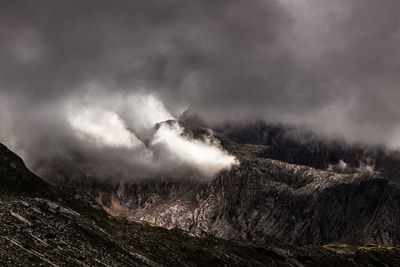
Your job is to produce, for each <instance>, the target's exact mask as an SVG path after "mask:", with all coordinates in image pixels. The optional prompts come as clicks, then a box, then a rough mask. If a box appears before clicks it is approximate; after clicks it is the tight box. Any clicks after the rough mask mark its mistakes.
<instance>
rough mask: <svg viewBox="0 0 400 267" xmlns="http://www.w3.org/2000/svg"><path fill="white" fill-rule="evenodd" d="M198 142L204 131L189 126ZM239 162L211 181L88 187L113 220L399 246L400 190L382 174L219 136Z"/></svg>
mask: <svg viewBox="0 0 400 267" xmlns="http://www.w3.org/2000/svg"><path fill="white" fill-rule="evenodd" d="M182 124H183V125H185V129H188V130H191V131H192V136H195V135H196V133H201V132H203V131H204V128H201V127H196V126H193V125H192V126H191V125H189V124H185V123H182ZM215 135H216V136H217V137H218V138H219V140H220V143H221V145H222V146H223V147H224V148H225V149H226V150H227V151H229V153H230V154H232V155H234V156H236V157H237V159H238V160H239V162H240V164H238V165H235V166H233V167H232V168H231V169H230V170H225V171H221V172H220V173H218V174H217V175H216V176H215V177H214V178H213V179H212V180H210V181H208V182H204V181H200V180H196V179H184V180H180V179H178V180H177V179H172V180H170V179H163V180H157V179H154V180H147V181H136V182H133V183H132V182H125V183H116V184H114V187H109V188H107V187H103V188H102V189H101V190H99V189H98V188H96V187H94V188H93V187H92V188H89V191H90V192H91V194H92V195H93V196H96V197H97V200H98V203H100V204H101V205H103V206H104V207H105V208H106V209H107V210H108V211H109V212H110V213H111V214H114V215H115V214H119V215H124V216H127V217H129V218H132V219H135V220H143V221H147V222H151V223H153V224H155V225H159V226H163V227H167V228H180V229H184V230H186V231H189V232H191V233H193V234H195V235H199V236H217V237H222V238H226V239H239V240H246V241H251V242H256V243H261V244H266V243H269V242H276V243H292V244H326V243H332V242H342V243H350V244H365V243H378V244H381V245H398V244H399V242H400V239H399V233H400V226H399V225H400V219H399V218H400V189H399V187H398V186H397V185H395V184H392V183H390V182H389V181H388V180H386V179H384V178H382V177H381V176H379V175H377V174H376V173H371V172H358V173H348V174H341V173H336V172H334V171H325V170H318V169H314V168H311V167H307V166H302V165H294V164H289V163H285V162H283V161H278V160H274V159H270V158H269V157H270V156H272V155H274V151H273V150H272V149H271V147H268V146H263V145H249V144H247V145H244V144H238V143H234V142H232V141H230V140H229V139H227V138H225V137H224V136H222V135H220V134H217V133H215Z"/></svg>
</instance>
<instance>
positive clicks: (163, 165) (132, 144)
mask: <svg viewBox="0 0 400 267" xmlns="http://www.w3.org/2000/svg"><path fill="white" fill-rule="evenodd" d="M7 102H8V103H10V101H7ZM3 109H4V111H6V112H2V113H1V116H0V117H1V118H0V120H1V122H4V123H2V135H1V141H2V142H4V143H6V144H8V145H9V146H10V147H11V148H12V149H15V150H16V151H17V152H18V153H20V154H21V155H22V156H23V158H24V159H25V160H26V163H27V165H28V166H29V167H31V168H32V169H33V171H35V172H36V173H37V174H38V175H41V176H43V177H45V178H47V179H49V180H52V181H56V182H63V181H70V180H78V181H82V180H84V179H85V178H97V179H103V180H104V179H107V180H128V181H129V180H135V179H143V178H154V177H161V178H166V177H169V178H182V177H190V178H195V179H208V178H210V177H213V176H214V175H215V174H216V173H218V172H219V171H221V170H226V169H230V168H231V166H233V165H235V164H238V161H237V160H236V159H235V157H234V156H232V155H230V154H229V153H228V152H226V151H225V150H224V149H223V148H222V147H221V145H220V144H219V142H218V140H217V139H215V138H213V137H212V133H211V132H210V134H209V135H207V136H203V137H202V138H201V139H199V138H193V137H191V136H190V135H189V134H186V133H184V129H183V128H182V127H181V126H180V125H179V123H178V122H177V121H175V120H174V117H173V116H172V115H171V114H170V112H168V110H167V109H166V108H165V107H164V105H163V104H162V103H161V102H160V101H159V100H158V99H157V97H155V96H154V95H145V94H129V95H117V94H115V95H114V97H113V98H110V97H106V96H99V95H97V94H96V95H93V94H90V93H88V94H87V95H85V96H84V97H82V96H80V98H70V99H68V100H65V99H64V101H63V102H60V103H54V104H51V105H48V106H40V107H37V108H36V109H34V110H31V111H30V112H29V115H28V116H29V119H28V120H24V123H22V124H19V123H17V122H18V118H15V117H13V116H11V117H10V115H11V114H13V111H12V108H10V109H5V106H3ZM7 114H8V116H7ZM15 114H18V113H15ZM6 122H8V124H7V123H6Z"/></svg>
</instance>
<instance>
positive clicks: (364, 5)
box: [0, 0, 400, 163]
mask: <svg viewBox="0 0 400 267" xmlns="http://www.w3.org/2000/svg"><path fill="white" fill-rule="evenodd" d="M399 5H400V4H399V2H398V1H397V0H387V1H375V0H364V1H361V0H347V1H345V0H334V1H332V0H330V1H328V0H325V1H320V0H318V1H317V0H298V1H295V0H254V1H240V0H237V1H234V0H230V1H229V0H221V1H212V0H202V1H194V0H186V1H178V0H152V1H133V0H132V1H127V0H115V1H102V0H100V1H94V0H86V1H73V0H72V1H44V0H40V1H27V0H26V1H6V0H0V33H1V35H0V58H1V61H0V90H1V91H0V97H1V98H2V99H0V100H1V101H0V104H1V107H0V109H1V112H2V116H1V117H0V123H1V124H2V125H3V127H2V129H1V130H0V134H1V135H2V140H4V142H8V143H15V144H18V145H15V147H18V148H19V150H20V151H22V152H23V153H25V155H27V158H29V159H30V160H32V161H35V160H34V158H35V153H36V151H37V150H38V149H40V148H42V147H46V149H47V150H48V151H47V152H46V153H47V155H48V156H47V158H51V157H52V153H50V152H49V151H56V152H55V153H59V154H63V155H64V154H68V153H70V152H68V153H66V152H65V151H64V150H65V149H67V148H68V151H70V150H71V147H73V149H72V150H76V149H77V147H79V146H80V144H76V143H75V140H74V139H73V138H72V137H71V136H73V134H74V130H73V129H71V127H70V125H68V123H67V120H66V119H65V109H64V108H60V107H63V106H64V105H65V103H66V102H69V101H70V102H71V101H72V102H79V101H80V99H88V98H89V99H92V100H91V104H92V105H94V104H96V103H97V102H96V101H100V102H101V103H100V105H103V104H104V103H103V102H105V101H106V100H104V99H112V98H113V97H114V96H115V95H117V94H122V95H126V96H129V95H130V94H135V93H140V94H152V95H155V96H157V98H159V99H160V100H161V102H163V103H164V104H165V105H166V107H167V109H168V110H169V111H170V112H171V113H172V114H173V115H174V116H175V117H176V116H179V112H181V111H182V110H183V109H184V108H187V107H190V108H191V109H192V110H193V111H195V112H197V113H199V114H200V115H201V116H203V117H205V119H206V120H209V121H215V122H220V121H224V120H248V119H259V118H261V119H265V120H267V121H273V122H282V123H291V124H299V125H305V126H308V127H312V128H314V129H315V130H316V131H317V132H320V133H322V134H325V135H328V136H343V137H345V138H346V139H347V140H349V141H351V142H357V141H361V142H369V143H374V144H377V143H381V144H385V145H388V146H390V147H392V148H393V147H397V146H398V145H400V141H399V140H400V127H399V126H398V125H399V122H400V108H399V107H398V106H399V105H398V103H399V101H400V89H399V88H398V87H399V84H400V81H399V79H400V76H399V75H398V73H399V66H400V52H399V47H400V46H399V42H400V31H399V20H400V16H399V15H400V6H399ZM92 96H95V97H92ZM109 101H111V100H109ZM86 102H87V101H86ZM111 102H112V101H111ZM107 105H108V106H109V105H110V104H107ZM135 105H140V103H139V104H138V103H135ZM128 113H129V112H128V111H126V110H124V111H121V113H119V115H120V116H121V117H122V118H123V119H125V120H127V117H129V115H127V114H128ZM128 127H130V125H129V123H128ZM131 128H132V129H133V128H134V127H133V126H132V127H131ZM133 130H135V129H133ZM134 132H135V134H137V131H136V130H135V131H134ZM71 139H72V141H71ZM78 150H79V149H78ZM57 151H58V152H57ZM60 151H61V152H60ZM46 153H42V154H46ZM72 154H73V153H72ZM71 157H72V156H71ZM99 161H101V160H99ZM37 162H39V161H38V160H36V161H35V163H37ZM40 162H41V161H40Z"/></svg>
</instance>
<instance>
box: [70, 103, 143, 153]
mask: <svg viewBox="0 0 400 267" xmlns="http://www.w3.org/2000/svg"><path fill="white" fill-rule="evenodd" d="M68 121H69V123H70V125H71V127H72V128H74V129H75V130H76V131H77V134H78V137H79V138H81V139H83V140H86V141H88V142H91V143H95V144H96V145H103V146H111V147H117V148H130V149H132V148H135V147H137V146H140V145H143V144H142V142H141V141H140V140H139V139H137V137H136V136H135V135H134V134H133V133H132V132H130V131H129V130H128V129H127V128H126V126H125V123H124V121H123V120H122V119H121V118H120V117H119V116H118V114H116V113H115V112H113V111H109V110H105V109H102V108H99V107H81V108H78V109H74V111H72V112H71V111H70V112H69V114H68Z"/></svg>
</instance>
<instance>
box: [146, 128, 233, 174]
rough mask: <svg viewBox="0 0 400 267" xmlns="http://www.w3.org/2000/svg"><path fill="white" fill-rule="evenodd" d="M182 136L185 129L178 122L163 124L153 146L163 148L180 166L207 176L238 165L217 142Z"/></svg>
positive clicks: (156, 134)
mask: <svg viewBox="0 0 400 267" xmlns="http://www.w3.org/2000/svg"><path fill="white" fill-rule="evenodd" d="M182 134H183V128H182V127H181V126H180V125H179V124H178V123H177V122H174V123H172V124H170V123H163V124H161V125H160V128H159V129H158V130H157V132H156V133H155V136H154V139H153V141H152V145H156V146H157V145H158V146H162V147H163V148H164V149H165V151H164V152H165V153H168V154H170V157H171V158H173V159H174V160H176V161H177V163H178V164H181V165H186V166H189V167H192V168H195V169H197V170H198V171H200V172H201V173H202V174H203V175H206V176H213V175H215V174H216V173H218V172H219V171H221V170H223V169H230V168H231V167H232V166H233V165H235V164H238V161H237V160H236V159H235V157H234V156H232V155H230V154H229V153H228V152H226V151H225V150H223V148H222V147H220V146H219V144H218V143H216V142H215V141H214V142H212V141H211V140H210V139H209V138H206V139H204V140H198V139H193V138H189V137H187V136H184V135H182ZM164 156H165V155H164Z"/></svg>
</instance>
